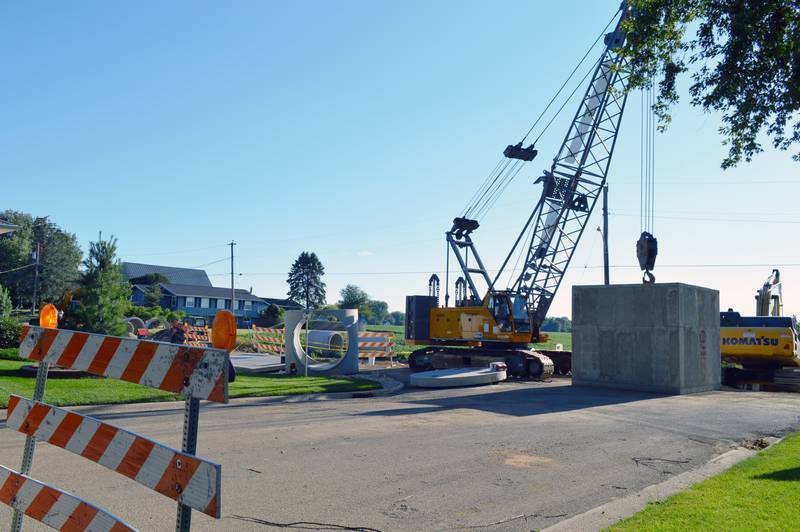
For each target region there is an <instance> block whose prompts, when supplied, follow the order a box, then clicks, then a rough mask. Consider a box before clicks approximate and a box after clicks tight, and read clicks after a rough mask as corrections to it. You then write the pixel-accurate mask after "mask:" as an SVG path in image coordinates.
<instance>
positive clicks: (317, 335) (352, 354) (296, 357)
mask: <svg viewBox="0 0 800 532" xmlns="http://www.w3.org/2000/svg"><path fill="white" fill-rule="evenodd" d="M325 314H326V315H329V316H333V317H335V318H336V319H337V320H338V321H339V322H340V323H341V324H342V325H343V327H344V332H346V333H347V351H346V352H345V353H344V354H343V355H342V357H341V358H340V359H339V360H337V361H336V362H329V363H317V362H315V361H314V360H313V358H311V357H309V356H308V355H307V354H306V352H305V349H303V346H302V345H301V343H300V332H301V330H302V329H303V326H304V325H305V323H306V320H307V319H308V314H307V313H306V311H303V310H289V311H286V317H285V318H286V337H285V342H286V369H287V371H289V368H291V367H292V364H294V367H295V368H296V370H297V373H298V374H300V375H303V374H304V373H305V372H306V366H308V374H309V375H332V374H335V375H352V374H354V373H358V310H355V309H343V310H326V311H325ZM311 332H312V333H313V334H312V335H311V337H310V338H309V340H311V341H312V343H314V341H323V342H325V345H327V346H328V347H329V349H336V345H335V343H336V341H337V340H335V339H334V336H338V341H339V342H341V343H344V337H343V336H342V334H341V332H339V333H336V332H335V331H311ZM332 333H333V334H332ZM343 347H344V346H342V348H343Z"/></svg>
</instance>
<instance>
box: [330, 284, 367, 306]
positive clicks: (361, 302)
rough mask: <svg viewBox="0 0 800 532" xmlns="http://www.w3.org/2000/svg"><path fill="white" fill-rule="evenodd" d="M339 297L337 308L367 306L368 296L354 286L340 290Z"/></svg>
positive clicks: (350, 285)
mask: <svg viewBox="0 0 800 532" xmlns="http://www.w3.org/2000/svg"><path fill="white" fill-rule="evenodd" d="M339 296H340V297H341V299H340V300H339V303H338V304H339V308H359V307H365V306H367V305H368V304H369V294H367V293H366V292H365V291H364V290H362V289H361V288H359V287H358V286H356V285H354V284H349V285H347V286H345V287H344V288H342V289H341V290H340V291H339Z"/></svg>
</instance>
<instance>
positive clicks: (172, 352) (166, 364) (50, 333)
mask: <svg viewBox="0 0 800 532" xmlns="http://www.w3.org/2000/svg"><path fill="white" fill-rule="evenodd" d="M21 338H22V341H21V343H20V348H19V356H20V357H21V358H27V359H30V360H38V361H44V362H49V363H52V364H56V365H58V366H61V367H65V368H73V369H78V370H81V371H85V372H87V373H92V374H93V375H101V376H103V377H110V378H115V379H120V380H124V381H128V382H133V383H136V384H141V385H144V386H149V387H151V388H158V389H161V390H164V391H167V392H173V393H178V394H181V395H183V396H187V397H194V398H196V399H208V400H209V401H216V402H218V403H227V402H228V364H229V362H228V360H229V357H228V353H227V352H226V351H224V350H222V349H213V348H206V347H187V346H180V345H175V344H167V343H161V342H153V341H150V340H136V339H132V338H119V337H115V336H104V335H100V334H91V333H84V332H77V331H66V330H61V329H43V328H41V327H35V326H30V325H28V326H25V327H23V329H22V336H21Z"/></svg>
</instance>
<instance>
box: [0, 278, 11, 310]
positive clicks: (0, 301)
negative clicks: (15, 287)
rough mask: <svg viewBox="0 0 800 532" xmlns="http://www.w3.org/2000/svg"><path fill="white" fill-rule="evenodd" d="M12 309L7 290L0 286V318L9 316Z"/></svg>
mask: <svg viewBox="0 0 800 532" xmlns="http://www.w3.org/2000/svg"><path fill="white" fill-rule="evenodd" d="M12 308H13V304H12V303H11V295H10V294H9V293H8V289H7V288H6V287H5V286H3V285H1V284H0V318H7V317H9V316H11V310H12Z"/></svg>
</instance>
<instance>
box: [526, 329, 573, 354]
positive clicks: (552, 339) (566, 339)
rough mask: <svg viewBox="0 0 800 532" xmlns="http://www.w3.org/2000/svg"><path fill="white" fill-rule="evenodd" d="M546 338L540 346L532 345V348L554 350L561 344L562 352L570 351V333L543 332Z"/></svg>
mask: <svg viewBox="0 0 800 532" xmlns="http://www.w3.org/2000/svg"><path fill="white" fill-rule="evenodd" d="M544 334H546V335H547V336H548V339H547V341H546V342H543V343H541V344H532V345H533V347H534V348H539V349H550V350H553V349H555V348H556V344H562V345H563V346H564V351H572V333H568V332H545V333H544Z"/></svg>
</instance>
